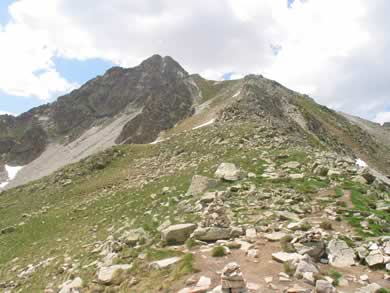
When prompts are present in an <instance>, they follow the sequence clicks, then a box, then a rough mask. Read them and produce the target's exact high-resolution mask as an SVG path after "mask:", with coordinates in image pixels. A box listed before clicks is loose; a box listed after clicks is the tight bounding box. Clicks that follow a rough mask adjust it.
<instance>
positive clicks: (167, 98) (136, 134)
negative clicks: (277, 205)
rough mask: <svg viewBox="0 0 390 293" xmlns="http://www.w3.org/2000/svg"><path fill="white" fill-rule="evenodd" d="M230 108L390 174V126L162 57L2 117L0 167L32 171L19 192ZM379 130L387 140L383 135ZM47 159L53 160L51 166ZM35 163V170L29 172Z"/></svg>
mask: <svg viewBox="0 0 390 293" xmlns="http://www.w3.org/2000/svg"><path fill="white" fill-rule="evenodd" d="M231 107H236V108H237V111H241V112H243V113H245V115H246V114H250V115H255V116H259V117H260V116H261V117H262V118H263V119H268V120H269V121H273V123H276V125H278V126H279V127H292V125H293V124H294V125H296V126H298V128H302V129H301V130H300V131H302V130H303V131H304V132H306V133H307V134H308V135H309V136H310V137H311V138H314V139H317V140H318V138H319V141H320V142H321V141H322V143H325V144H326V143H333V144H334V146H336V145H337V144H338V143H339V141H344V142H343V144H344V146H342V147H341V149H342V148H346V147H347V148H350V151H351V152H353V153H355V155H356V156H360V157H364V159H365V160H367V161H370V160H371V161H372V164H373V166H375V167H376V168H378V169H379V170H381V171H383V172H385V173H390V170H389V168H388V166H387V165H388V160H390V158H389V157H388V155H387V154H386V150H388V148H389V142H388V141H386V140H381V139H380V137H381V136H383V133H387V132H389V131H388V128H386V127H384V126H383V127H382V126H379V127H376V130H375V131H374V130H373V127H371V128H367V126H365V125H367V123H366V122H362V121H363V120H359V121H360V124H357V123H356V120H355V121H353V120H352V119H351V117H350V116H345V117H346V118H343V117H344V116H342V115H338V114H337V113H336V112H335V111H332V110H330V109H328V108H326V107H324V106H320V105H318V104H316V103H315V102H314V100H312V99H310V98H309V97H307V96H304V95H301V94H299V93H297V92H295V91H292V90H289V89H287V88H286V87H284V86H282V85H281V84H279V83H278V82H276V81H272V80H268V79H266V78H264V77H263V76H261V75H247V76H245V77H244V78H243V79H239V80H234V81H220V82H216V81H210V80H206V79H204V78H202V77H201V76H200V75H197V74H191V75H190V74H189V73H188V72H187V71H186V70H185V69H183V68H182V67H181V65H180V64H179V63H177V62H176V61H175V60H174V59H173V58H171V57H169V56H167V57H161V56H160V55H153V56H151V57H150V58H148V59H146V60H145V61H143V62H141V64H140V65H138V66H136V67H133V68H127V69H126V68H121V67H113V68H111V69H109V70H107V71H106V73H105V74H104V75H102V76H97V77H96V78H94V79H92V80H90V81H88V82H87V83H86V84H84V85H83V86H81V87H80V88H79V89H76V90H73V91H72V92H71V93H69V94H67V95H64V96H61V97H59V98H58V99H57V100H56V101H55V102H53V103H51V104H46V105H42V106H39V107H36V108H33V109H31V110H29V111H27V112H25V113H23V114H21V115H19V116H17V117H13V116H9V115H2V116H0V155H1V159H0V165H3V167H4V165H5V164H11V165H23V166H24V165H26V166H27V168H25V169H24V170H23V171H22V173H21V174H20V175H18V176H17V178H16V180H15V182H12V183H11V184H10V185H9V187H12V186H16V185H18V184H21V183H26V182H28V181H29V180H33V179H38V178H40V176H44V175H48V174H50V172H52V171H55V170H56V168H59V167H62V166H64V165H66V164H69V163H73V162H76V161H77V160H80V159H82V158H84V157H85V156H88V155H91V154H93V153H95V152H96V151H99V150H104V149H106V148H107V147H111V146H113V145H115V144H121V143H152V142H153V141H155V140H156V139H157V138H158V137H159V136H160V135H161V134H163V135H164V133H165V132H169V129H172V128H175V127H177V126H179V127H180V125H183V121H184V124H185V123H186V122H185V121H186V120H188V119H189V121H190V122H189V123H192V122H191V121H196V120H200V121H199V124H201V123H202V122H203V123H204V122H206V121H203V120H202V119H203V118H202V117H207V119H208V120H211V119H215V118H216V117H217V116H218V115H219V112H224V111H225V110H226V109H229V108H231ZM315 111H316V113H315V114H314V112H315ZM225 112H226V111H225ZM317 114H318V115H317ZM321 118H322V119H321ZM332 121H333V122H332ZM353 127H355V129H352V128H353ZM118 128H120V130H118ZM184 129H185V127H184ZM378 129H379V130H380V132H381V133H382V135H376V133H377V132H378V131H379V130H378ZM97 130H98V131H97ZM377 130H378V131H377ZM109 132H110V135H108V133H109ZM113 133H115V137H114V135H113ZM332 137H333V138H332ZM378 138H379V139H378ZM359 139H360V140H362V142H363V143H364V144H365V145H364V147H362V146H361V143H360V142H358V140H359ZM86 140H89V141H90V142H89V143H85V141H86ZM332 141H333V142H332ZM58 146H59V147H60V148H61V151H59V149H58ZM53 147H54V148H53ZM370 148H371V149H370ZM54 150H55V151H57V152H58V153H59V156H62V157H67V159H66V160H62V159H61V158H59V159H58V162H53V161H54V159H50V158H52V157H53V155H52V153H53V152H55V151H54ZM72 152H73V154H72ZM382 154H384V157H385V161H384V162H383V160H382V159H383V157H382ZM45 160H46V161H48V162H51V163H50V166H47V165H48V164H45V163H44V161H45ZM31 164H33V166H35V167H34V168H30V165H31ZM52 166H55V168H54V167H52ZM34 170H35V171H34ZM37 170H38V172H36V171H37ZM36 174H40V175H39V176H38V175H36ZM22 175H23V176H22ZM35 175H36V176H35ZM22 177H24V178H29V179H28V180H27V179H23V178H22Z"/></svg>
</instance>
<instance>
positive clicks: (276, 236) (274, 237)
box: [264, 232, 286, 241]
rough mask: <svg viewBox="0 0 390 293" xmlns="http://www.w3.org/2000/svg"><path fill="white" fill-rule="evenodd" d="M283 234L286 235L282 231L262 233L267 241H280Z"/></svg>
mask: <svg viewBox="0 0 390 293" xmlns="http://www.w3.org/2000/svg"><path fill="white" fill-rule="evenodd" d="M284 236H286V233H283V232H273V233H270V234H265V235H264V237H265V238H266V239H267V240H269V241H280V239H282V238H283V237H284Z"/></svg>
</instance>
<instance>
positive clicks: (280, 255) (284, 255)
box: [272, 251, 302, 263]
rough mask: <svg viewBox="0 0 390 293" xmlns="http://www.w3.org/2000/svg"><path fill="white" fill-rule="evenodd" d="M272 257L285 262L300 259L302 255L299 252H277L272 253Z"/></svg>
mask: <svg viewBox="0 0 390 293" xmlns="http://www.w3.org/2000/svg"><path fill="white" fill-rule="evenodd" d="M272 258H273V259H274V260H276V261H278V262H281V263H285V262H289V261H298V260H299V259H301V258H302V256H301V255H300V254H298V253H295V252H294V253H288V252H283V251H280V252H275V253H273V254H272Z"/></svg>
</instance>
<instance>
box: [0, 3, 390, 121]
mask: <svg viewBox="0 0 390 293" xmlns="http://www.w3.org/2000/svg"><path fill="white" fill-rule="evenodd" d="M389 9H390V3H389V2H388V1H386V0H377V1H366V0H343V1H338V0H327V1H319V0H317V1H315V0H309V1H295V2H294V4H293V5H292V9H288V8H287V3H286V1H285V0H279V1H276V0H262V1H258V0H242V1H236V0H215V1H206V0H197V1H195V0H187V1H181V0H158V1H156V0H143V1H128V0H112V1H95V0H83V1H75V0H73V1H72V0H34V1H31V0H19V1H17V2H14V4H12V5H11V7H10V12H11V17H12V21H11V22H10V23H9V24H8V25H7V26H5V27H4V28H3V29H1V28H0V43H1V44H2V46H1V47H0V64H2V66H1V67H0V89H1V90H3V91H6V92H7V93H10V94H18V95H33V96H37V97H40V98H47V97H49V96H51V95H53V94H55V93H56V92H64V91H67V90H69V89H71V88H72V87H73V86H74V85H72V84H69V82H67V81H66V80H65V79H64V78H63V77H61V76H60V75H59V74H58V72H57V71H56V69H55V66H54V64H53V62H52V57H53V56H55V55H59V56H62V57H64V58H77V59H80V60H83V59H87V58H103V59H107V60H110V61H112V62H114V63H116V64H119V65H123V66H134V65H136V64H137V63H139V62H140V61H141V60H142V59H144V58H146V57H148V56H150V55H152V54H154V53H159V54H162V55H171V56H173V57H174V58H175V59H177V60H178V61H179V62H180V63H181V64H182V65H183V66H184V67H185V68H186V69H187V70H189V71H190V72H199V73H200V74H202V75H204V76H205V77H207V78H212V79H215V80H220V79H221V78H222V76H223V74H224V73H226V72H239V73H240V74H244V73H259V74H264V75H265V76H266V77H270V78H273V79H275V80H277V81H279V82H281V83H283V84H285V85H286V86H288V87H291V88H292V89H295V90H298V91H301V92H303V93H308V94H311V95H313V96H314V97H315V98H316V99H317V100H318V101H319V102H321V103H325V104H327V105H329V106H333V107H335V108H336V109H339V110H343V111H345V112H350V113H352V114H357V115H360V116H363V117H366V118H370V119H374V117H375V115H376V113H379V112H381V111H383V110H384V109H385V107H386V106H388V105H389V96H390V85H389V83H388V80H387V79H388V76H390V54H389V53H388V52H389V51H390V35H389V34H388V31H387V28H388V27H389V26H390V21H388V17H387V15H386V11H389ZM3 44H5V46H3ZM275 44H277V45H278V46H280V48H281V49H280V50H279V51H278V54H277V56H275V54H274V51H273V50H272V45H275ZM373 44H375V45H373ZM37 72H39V73H42V72H43V74H38V73H37ZM236 77H238V76H236Z"/></svg>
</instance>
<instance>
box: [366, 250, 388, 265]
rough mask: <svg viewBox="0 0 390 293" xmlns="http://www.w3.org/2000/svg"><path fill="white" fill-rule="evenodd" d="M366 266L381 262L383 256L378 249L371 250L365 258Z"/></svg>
mask: <svg viewBox="0 0 390 293" xmlns="http://www.w3.org/2000/svg"><path fill="white" fill-rule="evenodd" d="M365 260H366V262H367V264H368V266H370V267H371V266H375V265H379V264H383V262H384V258H383V255H382V253H381V251H380V250H373V251H371V252H370V253H369V255H367V256H366V258H365Z"/></svg>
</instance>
